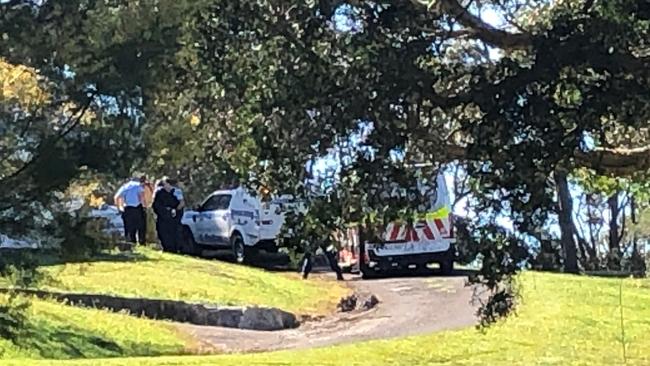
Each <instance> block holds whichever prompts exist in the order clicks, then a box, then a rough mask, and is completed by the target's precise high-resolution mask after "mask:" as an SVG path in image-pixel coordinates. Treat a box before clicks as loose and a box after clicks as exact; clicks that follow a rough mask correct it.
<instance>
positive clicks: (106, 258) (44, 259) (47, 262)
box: [36, 252, 151, 266]
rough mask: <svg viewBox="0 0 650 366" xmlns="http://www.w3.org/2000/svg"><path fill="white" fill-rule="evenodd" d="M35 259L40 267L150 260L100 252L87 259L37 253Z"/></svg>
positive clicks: (53, 253)
mask: <svg viewBox="0 0 650 366" xmlns="http://www.w3.org/2000/svg"><path fill="white" fill-rule="evenodd" d="M36 258H37V259H38V261H39V264H40V265H42V266H54V265H59V264H66V263H96V262H123V263H124V262H133V263H135V262H145V261H150V260H151V259H150V258H148V257H147V256H145V255H143V254H141V253H136V252H102V253H98V254H95V255H93V256H88V257H64V256H61V255H58V254H57V253H56V252H42V253H38V254H37V256H36Z"/></svg>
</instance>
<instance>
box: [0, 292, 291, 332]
mask: <svg viewBox="0 0 650 366" xmlns="http://www.w3.org/2000/svg"><path fill="white" fill-rule="evenodd" d="M9 291H15V292H18V293H21V294H25V295H30V296H36V297H39V298H52V299H56V300H58V301H67V302H68V303H70V304H71V305H76V306H83V307H93V308H103V309H108V310H112V311H116V312H117V311H124V310H126V311H128V312H129V313H130V314H132V315H136V316H143V317H146V318H150V319H165V320H172V321H176V322H181V323H190V324H195V325H209V326H217V327H228V328H239V329H249V330H262V331H273V330H282V329H291V328H296V327H298V326H299V325H300V323H299V321H298V319H297V317H296V316H295V315H294V314H292V313H289V312H286V311H284V310H280V309H276V308H266V307H257V306H247V307H233V306H211V305H201V304H191V303H186V302H183V301H175V300H158V299H140V298H129V297H118V296H110V295H97V294H73V293H60V292H49V291H42V290H28V289H7V288H3V289H0V292H3V293H6V292H9Z"/></svg>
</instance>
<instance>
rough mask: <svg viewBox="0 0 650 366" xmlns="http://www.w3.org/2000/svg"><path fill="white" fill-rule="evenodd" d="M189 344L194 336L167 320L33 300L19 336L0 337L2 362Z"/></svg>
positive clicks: (180, 348) (167, 349)
mask: <svg viewBox="0 0 650 366" xmlns="http://www.w3.org/2000/svg"><path fill="white" fill-rule="evenodd" d="M192 348H194V340H192V339H190V338H189V337H188V336H187V335H183V334H180V333H179V332H177V331H176V330H175V329H174V328H173V327H172V325H171V324H168V323H167V322H160V321H151V320H146V319H141V318H136V317H133V316H128V315H125V314H118V313H111V312H108V311H103V310H95V309H83V308H76V307H72V306H66V305H64V304H61V303H57V302H54V301H43V300H33V302H32V306H31V307H30V308H29V317H28V326H27V327H26V329H24V331H23V333H22V334H21V335H20V337H19V338H18V340H17V341H16V342H15V343H13V342H10V341H7V340H3V339H0V364H2V363H3V361H2V360H5V361H6V360H17V359H18V360H20V359H26V358H31V359H34V358H51V359H67V358H86V357H116V356H121V357H127V356H145V355H147V356H151V355H178V354H186V353H190V352H194V349H192ZM17 362H19V363H22V362H23V361H22V360H21V361H17Z"/></svg>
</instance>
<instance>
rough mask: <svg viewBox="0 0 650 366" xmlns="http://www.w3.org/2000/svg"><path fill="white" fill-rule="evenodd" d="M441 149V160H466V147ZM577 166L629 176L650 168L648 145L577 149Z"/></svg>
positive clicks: (649, 147)
mask: <svg viewBox="0 0 650 366" xmlns="http://www.w3.org/2000/svg"><path fill="white" fill-rule="evenodd" d="M441 151H444V153H443V160H447V161H452V160H468V159H470V157H469V156H468V153H467V148H466V147H464V146H460V145H454V144H449V145H446V146H444V147H443V148H442V149H441ZM573 159H574V163H575V165H576V166H578V167H582V168H589V169H593V170H595V171H596V172H598V173H599V174H604V175H608V176H621V177H624V176H630V175H634V174H635V173H640V172H645V171H648V170H650V145H649V146H644V147H639V148H632V149H627V148H595V149H594V150H591V151H581V150H577V151H576V152H575V153H574V155H573Z"/></svg>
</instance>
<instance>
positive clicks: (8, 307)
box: [0, 291, 30, 342]
mask: <svg viewBox="0 0 650 366" xmlns="http://www.w3.org/2000/svg"><path fill="white" fill-rule="evenodd" d="M29 306H30V303H29V301H27V300H26V299H25V298H22V297H19V296H18V295H17V294H16V293H15V292H13V291H10V292H8V293H4V294H0V338H5V339H8V340H10V341H13V342H15V341H16V340H17V339H18V337H19V335H20V333H21V331H22V330H23V329H24V327H25V323H26V322H27V309H29Z"/></svg>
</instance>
